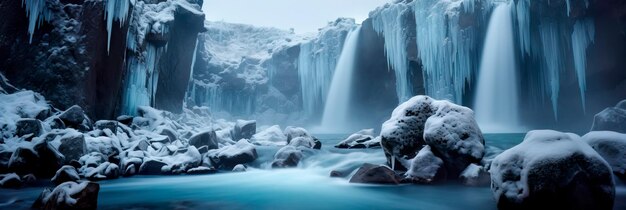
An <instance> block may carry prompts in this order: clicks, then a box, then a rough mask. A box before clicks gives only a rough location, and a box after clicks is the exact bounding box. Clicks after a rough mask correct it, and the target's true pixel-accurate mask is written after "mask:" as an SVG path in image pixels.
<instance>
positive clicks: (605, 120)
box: [591, 100, 626, 133]
mask: <svg viewBox="0 0 626 210" xmlns="http://www.w3.org/2000/svg"><path fill="white" fill-rule="evenodd" d="M591 130H592V131H615V132H619V133H626V100H623V101H621V102H620V103H618V104H617V106H615V107H609V108H606V109H604V110H603V111H602V112H600V113H598V114H596V116H595V117H594V118H593V125H591Z"/></svg>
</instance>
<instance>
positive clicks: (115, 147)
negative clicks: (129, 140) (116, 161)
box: [85, 136, 122, 157]
mask: <svg viewBox="0 0 626 210" xmlns="http://www.w3.org/2000/svg"><path fill="white" fill-rule="evenodd" d="M85 143H86V148H87V152H99V153H101V154H103V155H106V156H107V157H108V156H110V155H114V154H119V153H120V151H122V149H121V148H122V146H121V145H120V142H119V139H117V138H111V137H106V136H100V137H89V136H87V137H86V138H85Z"/></svg>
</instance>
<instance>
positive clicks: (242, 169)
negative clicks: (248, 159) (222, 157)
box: [233, 164, 247, 172]
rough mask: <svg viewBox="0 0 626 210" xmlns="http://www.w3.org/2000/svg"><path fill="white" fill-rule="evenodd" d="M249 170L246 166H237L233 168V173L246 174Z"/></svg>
mask: <svg viewBox="0 0 626 210" xmlns="http://www.w3.org/2000/svg"><path fill="white" fill-rule="evenodd" d="M246 170H247V168H246V166H245V165H243V164H237V165H236V166H235V167H233V172H245V171H246Z"/></svg>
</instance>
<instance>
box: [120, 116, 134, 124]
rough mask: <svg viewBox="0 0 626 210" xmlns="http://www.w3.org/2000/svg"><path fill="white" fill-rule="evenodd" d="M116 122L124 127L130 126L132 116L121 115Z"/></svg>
mask: <svg viewBox="0 0 626 210" xmlns="http://www.w3.org/2000/svg"><path fill="white" fill-rule="evenodd" d="M116 120H117V121H118V122H120V123H122V124H124V125H127V126H130V125H131V124H132V123H133V116H128V115H121V116H118V117H117V118H116Z"/></svg>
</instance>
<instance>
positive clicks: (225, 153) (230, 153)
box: [207, 139, 257, 170]
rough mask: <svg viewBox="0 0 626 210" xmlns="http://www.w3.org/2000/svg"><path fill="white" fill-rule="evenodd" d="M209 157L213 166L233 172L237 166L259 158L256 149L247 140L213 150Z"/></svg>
mask: <svg viewBox="0 0 626 210" xmlns="http://www.w3.org/2000/svg"><path fill="white" fill-rule="evenodd" d="M207 155H208V157H209V159H210V160H211V165H213V166H214V167H215V168H219V169H224V170H232V168H233V167H235V165H237V164H245V163H250V162H252V161H254V160H256V158H257V153H256V148H255V147H254V145H252V144H250V143H249V142H248V141H247V140H245V139H242V140H239V141H238V142H237V143H235V144H234V145H229V146H225V147H222V148H219V149H216V150H211V151H209V153H207Z"/></svg>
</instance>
